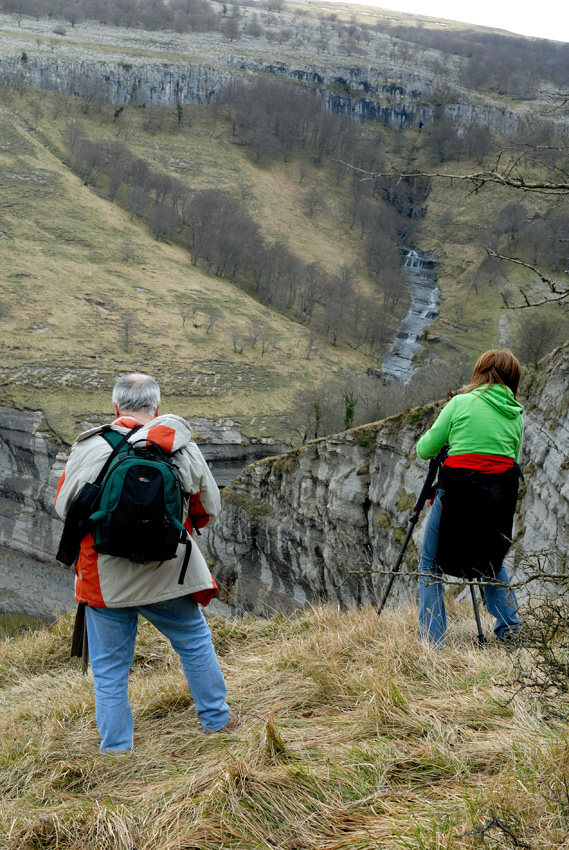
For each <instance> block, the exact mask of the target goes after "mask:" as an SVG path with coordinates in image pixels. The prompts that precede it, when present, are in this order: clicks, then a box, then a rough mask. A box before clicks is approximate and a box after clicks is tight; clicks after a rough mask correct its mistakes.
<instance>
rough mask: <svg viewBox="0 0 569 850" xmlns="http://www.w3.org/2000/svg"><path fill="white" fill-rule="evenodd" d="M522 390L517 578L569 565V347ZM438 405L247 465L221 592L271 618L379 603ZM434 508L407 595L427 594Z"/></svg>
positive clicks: (411, 550) (225, 534)
mask: <svg viewBox="0 0 569 850" xmlns="http://www.w3.org/2000/svg"><path fill="white" fill-rule="evenodd" d="M523 393H524V396H525V397H524V398H523V401H524V404H525V408H526V416H525V427H526V434H525V440H524V448H523V454H522V457H521V465H522V469H523V471H524V477H525V481H524V484H523V485H522V488H521V492H522V499H521V501H520V503H519V510H518V514H517V517H516V524H515V529H514V531H515V535H516V537H515V543H516V545H515V547H513V549H512V551H511V554H510V555H509V568H510V571H511V572H512V573H513V574H514V575H516V577H517V578H522V577H523V576H524V575H527V574H528V572H529V571H531V570H532V569H533V565H535V562H536V558H537V557H541V554H538V553H546V554H547V557H548V560H549V564H548V569H553V568H555V569H559V567H560V561H562V560H563V559H565V558H566V557H567V554H568V553H569V528H568V524H567V516H568V511H567V508H568V499H569V482H568V476H567V470H568V469H569V348H568V347H564V348H562V349H559V350H557V351H556V352H554V353H553V354H552V355H551V356H550V357H549V358H548V359H547V360H546V361H544V362H543V363H542V364H541V366H540V367H539V368H537V369H535V370H534V371H532V372H531V373H530V374H529V375H527V376H526V379H525V384H524V387H523ZM439 409H440V405H428V406H425V407H424V408H417V409H415V410H412V411H410V412H408V413H404V414H401V415H399V416H396V417H392V418H390V419H387V420H384V421H383V422H378V423H374V424H371V425H368V426H365V427H363V428H358V429H354V430H352V431H348V432H345V433H343V434H339V435H335V436H332V437H328V438H326V439H321V440H316V441H314V442H311V443H309V444H307V445H306V446H304V447H302V448H300V449H297V450H295V451H292V452H289V453H288V454H286V455H283V456H280V457H278V458H271V459H267V460H264V461H261V462H259V463H256V464H254V465H252V466H250V467H248V468H247V469H245V470H244V472H243V473H242V474H241V475H240V476H239V477H238V478H237V479H236V480H235V481H234V482H233V483H232V484H231V486H230V487H229V488H227V489H226V490H225V491H224V494H223V510H222V514H221V516H220V518H219V519H218V520H217V522H216V523H215V525H214V526H213V527H212V529H211V532H210V535H209V539H208V546H209V551H210V555H211V557H212V563H215V564H216V565H217V566H216V572H217V575H218V578H219V581H220V583H221V584H222V585H223V593H222V599H223V600H224V601H225V602H226V603H228V604H229V605H230V606H231V607H232V609H233V610H242V611H252V612H254V613H256V614H261V615H266V614H270V613H274V612H276V611H285V612H290V611H291V610H293V609H294V608H298V607H300V606H303V605H306V604H310V603H312V602H315V601H318V600H321V599H325V600H328V601H332V602H335V603H338V604H341V605H346V606H352V605H355V604H358V603H361V602H367V601H369V602H372V603H373V602H376V601H377V599H378V597H379V595H380V593H381V587H382V585H384V583H385V573H386V572H387V571H388V570H390V569H391V566H392V564H393V562H394V560H395V558H396V555H397V553H398V551H399V548H400V544H401V542H402V540H403V537H404V533H405V529H406V526H407V523H408V519H409V515H410V512H411V511H412V508H413V506H414V503H415V499H416V495H417V494H418V493H419V492H420V489H421V486H422V483H423V481H424V478H425V474H426V470H427V464H426V463H425V462H423V461H420V460H419V459H418V458H417V457H416V454H415V445H416V442H417V440H418V438H419V436H420V435H421V433H423V432H424V430H425V429H426V428H427V427H428V426H429V425H430V423H431V422H432V420H433V418H434V417H435V415H436V414H437V413H438V410H439ZM426 516H427V511H426V510H425V511H424V515H423V517H422V522H421V523H420V524H419V526H418V530H417V531H416V533H415V536H414V540H413V542H412V543H411V545H410V546H409V547H408V549H407V555H406V558H405V565H404V568H403V572H404V573H405V572H406V573H407V574H408V578H407V579H405V578H402V579H400V580H398V581H397V582H396V585H395V588H394V592H393V596H394V597H395V598H398V599H400V600H402V599H405V598H406V597H409V596H410V595H413V594H414V593H415V590H416V578H415V577H413V576H412V575H409V574H412V573H413V572H414V571H415V569H416V566H417V561H418V558H417V547H419V546H420V540H421V536H422V525H423V524H424V521H425V519H426ZM473 533H476V531H475V530H474V529H473ZM553 552H555V553H556V554H557V561H556V562H552V559H551V557H550V555H551V553H553Z"/></svg>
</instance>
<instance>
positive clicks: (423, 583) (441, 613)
mask: <svg viewBox="0 0 569 850" xmlns="http://www.w3.org/2000/svg"><path fill="white" fill-rule="evenodd" d="M441 511H442V505H441V491H440V490H439V492H438V493H437V495H436V497H435V500H434V502H433V506H432V508H431V510H430V512H429V516H428V518H427V523H426V525H425V534H424V537H423V547H422V550H421V558H420V560H419V637H420V638H421V639H423V640H428V641H430V642H431V643H433V644H435V645H436V646H442V645H443V644H444V640H445V632H446V627H447V622H446V612H445V603H444V596H443V584H442V581H441V579H442V577H443V574H442V572H441V570H440V569H439V567H438V566H437V546H438V542H439V526H440V523H441ZM473 533H477V532H473ZM467 545H468V541H465V546H467ZM456 557H457V560H458V559H460V552H457V553H456ZM494 582H495V583H493V582H491V581H490V580H488V582H487V583H485V584H484V585H483V591H484V598H485V600H486V606H487V608H488V611H489V612H490V614H492V615H493V616H494V617H495V618H496V624H495V626H494V634H495V635H496V637H498V638H504V636H505V635H507V634H508V633H511V632H515V631H519V629H520V627H521V622H520V620H519V619H518V616H517V611H518V601H517V599H516V594H515V593H514V591H513V590H512V588H511V587H510V579H509V577H508V573H507V572H506V568H505V566H504V565H503V564H502V567H501V569H500V571H499V572H498V573H497V575H496V578H495V579H494Z"/></svg>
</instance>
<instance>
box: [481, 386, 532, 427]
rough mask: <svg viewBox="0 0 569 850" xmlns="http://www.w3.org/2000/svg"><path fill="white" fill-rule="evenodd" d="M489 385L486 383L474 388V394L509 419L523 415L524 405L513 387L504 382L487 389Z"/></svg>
mask: <svg viewBox="0 0 569 850" xmlns="http://www.w3.org/2000/svg"><path fill="white" fill-rule="evenodd" d="M487 386H488V385H487V384H485V385H484V386H482V387H479V388H478V389H476V390H472V394H473V395H477V396H478V398H479V399H480V400H481V401H483V402H484V403H485V404H489V405H490V406H491V407H493V408H494V409H495V410H497V411H498V412H499V413H501V414H502V416H505V417H506V418H507V419H515V418H516V417H517V416H521V415H522V413H523V407H522V405H521V404H520V403H519V401H516V399H515V398H514V394H513V392H512V391H511V389H509V388H508V387H505V386H503V385H502V384H493V385H492V386H491V387H490V388H489V389H487Z"/></svg>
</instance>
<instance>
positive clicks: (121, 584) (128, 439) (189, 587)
mask: <svg viewBox="0 0 569 850" xmlns="http://www.w3.org/2000/svg"><path fill="white" fill-rule="evenodd" d="M112 401H113V405H114V409H115V414H116V417H117V418H116V419H115V420H114V422H112V424H111V425H110V430H112V431H115V432H118V434H120V435H124V437H125V444H126V445H128V444H131V445H132V444H133V443H135V442H136V443H137V444H138V443H141V442H142V444H145V445H149V446H152V445H154V446H159V447H160V449H162V451H163V452H164V453H165V454H166V455H167V456H168V457H169V458H171V459H172V460H173V461H174V462H175V465H176V468H177V470H178V473H179V477H180V481H181V485H182V487H183V491H184V495H183V499H184V505H183V510H184V517H185V521H184V528H185V529H187V531H188V532H189V534H191V532H192V530H193V529H199V528H201V527H203V526H204V525H206V524H207V523H208V522H209V520H210V519H211V520H213V519H215V517H216V515H217V514H218V512H219V508H220V499H219V490H218V487H217V484H216V483H215V481H214V478H213V476H212V474H211V472H210V470H209V468H208V466H207V464H206V462H205V460H204V457H203V455H202V453H201V452H200V450H199V448H198V447H197V446H196V444H195V443H193V442H192V431H191V428H190V426H189V425H188V423H187V422H186V421H185V420H184V419H182V418H181V417H179V416H173V415H171V414H166V415H162V416H158V410H159V408H160V388H159V386H158V384H157V382H156V381H155V379H154V378H152V377H151V376H150V375H144V374H131V375H125V376H123V377H121V378H120V379H119V380H118V381H117V383H116V385H115V387H114V390H113V396H112ZM135 429H136V432H135ZM108 430H109V426H100V427H97V428H92V429H90V430H89V431H85V432H84V433H83V434H80V435H79V437H78V438H77V440H76V441H75V443H74V445H73V447H72V449H71V454H70V456H69V460H68V462H67V465H66V468H65V471H64V473H63V475H62V476H61V479H60V481H59V484H58V488H57V495H56V498H55V508H56V511H57V513H58V514H59V515H60V516H61V517H62V518H63V519H65V517H66V515H67V512H68V510H69V507H70V505H71V503H72V501H73V499H74V497H75V496H76V494H77V493H78V492H79V491H80V490H81V488H82V487H83V485H84V484H85V483H87V482H94V481H95V480H96V478H97V476H98V475H99V473H100V472H101V470H102V469H103V467H104V465H105V462H106V461H107V460H108V458H109V457H110V455H111V452H112V447H111V444H110V443H109V441H108V440H107V439H106V438H105V437H104V434H105V433H106V432H108ZM130 432H132V434H131V433H130ZM94 543H95V540H94V537H93V534H92V533H87V534H86V535H85V536H84V537H83V539H82V541H81V547H80V552H79V557H78V560H77V563H76V565H75V573H76V579H75V598H76V599H77V601H78V602H80V603H84V604H85V605H86V608H85V615H86V623H87V634H88V639H89V656H90V661H91V666H92V669H93V677H94V682H95V708H96V718H97V727H98V729H99V732H100V734H101V738H102V740H101V750H104V751H114V752H122V751H127V750H131V749H133V728H134V722H133V716H132V710H131V707H130V702H129V698H128V675H129V670H130V667H131V665H132V660H133V657H134V645H135V640H136V631H137V621H138V615H139V614H142V615H143V616H144V617H145V618H146V619H147V620H149V621H150V622H151V623H152V624H153V625H154V626H156V628H157V629H159V631H161V632H162V634H164V635H165V636H166V637H167V638H168V639H169V640H170V642H171V644H172V646H173V648H174V649H175V650H176V652H177V653H178V655H179V656H180V660H181V662H182V667H183V670H184V674H185V676H186V679H187V682H188V685H189V688H190V692H191V694H192V697H193V700H194V703H195V705H196V709H197V713H198V717H199V720H200V722H201V724H202V727H203V730H204V732H206V733H209V732H220V731H229V730H231V729H234V728H235V727H236V726H237V717H236V716H235V715H233V714H232V713H231V710H230V708H229V706H228V705H227V703H226V701H225V697H226V688H225V682H224V680H223V675H222V673H221V670H220V667H219V662H218V660H217V657H216V654H215V650H214V647H213V643H212V640H211V633H210V630H209V627H208V625H207V623H206V620H205V617H204V616H203V613H202V612H201V610H200V608H199V605H198V603H201V604H202V605H207V604H208V602H210V601H211V599H212V598H213V597H214V596H215V595H216V594H217V590H218V588H217V585H216V583H215V580H214V579H213V577H212V575H211V574H210V572H209V569H208V567H207V564H206V562H205V559H204V557H203V555H202V554H201V552H200V551H199V549H198V547H197V546H195V545H194V546H192V547H191V553H190V556H189V561H188V559H187V555H186V546H185V545H183V544H182V543H180V545H179V546H178V549H177V552H176V555H175V557H173V558H171V559H170V560H164V561H150V562H147V563H134V562H132V561H131V560H129V559H127V558H124V557H118V556H116V555H110V554H101V553H98V552H96V551H95V548H94Z"/></svg>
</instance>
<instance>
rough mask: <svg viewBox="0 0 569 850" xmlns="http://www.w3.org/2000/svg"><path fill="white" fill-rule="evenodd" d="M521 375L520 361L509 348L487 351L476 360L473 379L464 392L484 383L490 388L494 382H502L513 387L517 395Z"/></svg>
mask: <svg viewBox="0 0 569 850" xmlns="http://www.w3.org/2000/svg"><path fill="white" fill-rule="evenodd" d="M521 375H522V367H521V366H520V361H519V360H518V358H517V357H516V356H515V355H514V354H512V352H511V351H510V349H509V348H502V349H499V350H494V349H492V350H491V351H485V352H484V354H481V355H480V357H479V358H478V360H477V361H476V366H475V367H474V372H473V373H472V380H471V382H470V383H469V385H468V386H467V387H465V388H464V392H466V393H469V392H471V391H472V390H476V389H478V387H482V386H484V385H487V388H488V389H490V387H492V386H493V385H494V384H502V386H504V387H508V388H509V389H511V391H512V392H513V394H514V397H515V396H516V393H517V392H518V386H519V383H520V378H521Z"/></svg>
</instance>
